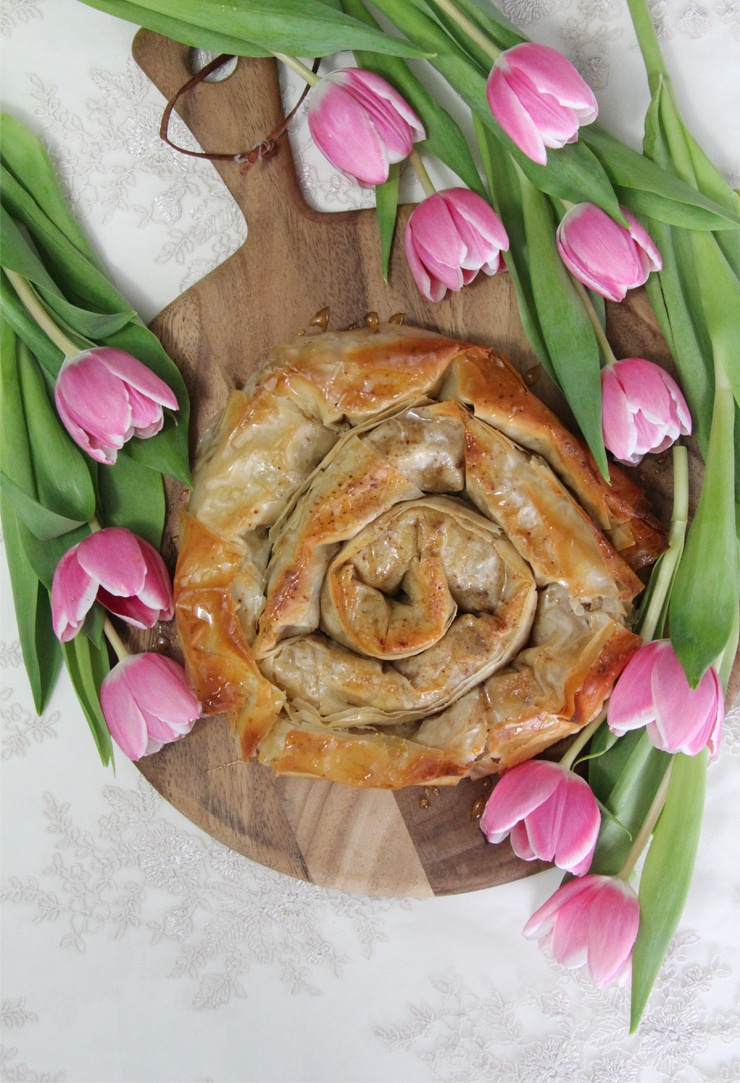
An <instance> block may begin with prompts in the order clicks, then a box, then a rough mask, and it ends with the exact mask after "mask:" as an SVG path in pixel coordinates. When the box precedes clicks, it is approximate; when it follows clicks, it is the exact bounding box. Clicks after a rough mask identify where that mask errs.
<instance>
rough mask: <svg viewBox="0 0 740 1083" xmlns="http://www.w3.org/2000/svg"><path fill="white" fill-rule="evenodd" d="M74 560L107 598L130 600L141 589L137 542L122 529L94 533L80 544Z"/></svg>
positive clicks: (141, 568)
mask: <svg viewBox="0 0 740 1083" xmlns="http://www.w3.org/2000/svg"><path fill="white" fill-rule="evenodd" d="M78 559H79V561H80V565H81V566H82V567H83V568H84V569H85V571H86V572H87V573H88V575H91V576H92V577H93V578H94V579H97V581H98V583H99V584H100V585H101V586H102V587H103V589H104V590H106V591H107V592H108V593H109V594H116V595H120V596H123V597H131V596H133V595H135V594H138V593H139V591H140V590H141V589H142V587H143V586H144V579H145V577H146V562H145V560H144V557H143V555H142V552H141V544H140V539H138V538H137V537H136V535H134V534H132V533H131V531H130V530H126V529H125V528H124V527H106V528H105V529H104V530H97V531H95V532H94V533H93V534H91V535H90V536H89V537H88V538H85V539H84V540H83V541H82V542H81V543H80V551H79V556H78Z"/></svg>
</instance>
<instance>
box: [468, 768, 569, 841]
mask: <svg viewBox="0 0 740 1083" xmlns="http://www.w3.org/2000/svg"><path fill="white" fill-rule="evenodd" d="M562 779H563V768H562V767H561V766H560V765H559V764H557V763H551V762H550V761H549V760H528V761H527V762H526V763H521V764H518V765H517V766H516V767H512V768H511V770H510V771H507V772H506V774H504V775H502V777H501V778H500V779H499V781H498V782H497V783H496V785H495V786H494V788H493V791H492V792H491V796H490V797H489V798H488V801H487V803H486V808H485V811H484V813H483V816H482V817H481V821H480V826H481V830H482V831H483V832H484V833H485V834H486V836H487V837H488V840H489V842H500V841H501V839H503V838H505V837H506V835H507V834H508V832H509V831H510V830H511V828H512V827H513V826H514V824H516V823H518V821H519V820H523V819H524V818H525V817H526V816H527V815H529V813H531V812H532V811H533V809H536V808H537V807H538V806H539V805H541V804H542V803H543V802H544V801H546V800H547V799H548V798H549V797H550V795H551V794H553V793H554V792H555V790H556V789H557V788H558V786H559V785H560V783H561V781H562Z"/></svg>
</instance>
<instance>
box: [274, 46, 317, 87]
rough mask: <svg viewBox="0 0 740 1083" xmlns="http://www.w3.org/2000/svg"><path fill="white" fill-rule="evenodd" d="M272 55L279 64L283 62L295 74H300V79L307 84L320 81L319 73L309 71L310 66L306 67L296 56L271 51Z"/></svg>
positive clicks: (311, 84) (310, 84) (314, 83)
mask: <svg viewBox="0 0 740 1083" xmlns="http://www.w3.org/2000/svg"><path fill="white" fill-rule="evenodd" d="M272 55H273V56H274V57H275V59H276V60H279V61H280V63H281V64H285V66H286V68H291V70H292V71H294V72H295V73H296V75H300V77H301V79H303V80H304V82H306V83H308V85H309V86H316V84H317V83H319V82H320V81H321V77H320V76H319V75H317V74H316V73H315V72H313V71H311V69H310V68H307V67H306V65H305V64H302V63H301V61H300V60H298V59H297V58H296V57H294V56H288V54H287V53H273V54H272Z"/></svg>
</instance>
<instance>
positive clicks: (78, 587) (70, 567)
mask: <svg viewBox="0 0 740 1083" xmlns="http://www.w3.org/2000/svg"><path fill="white" fill-rule="evenodd" d="M78 550H79V543H78V544H77V545H73V546H72V548H71V549H68V550H67V551H66V553H64V554H63V556H62V557H61V559H60V560H59V562H58V563H57V566H56V568H55V570H54V578H53V579H52V584H51V622H52V628H53V629H54V635H55V636H56V637H57V639H59V640H60V641H61V642H62V643H67V642H68V641H69V640H70V639H73V638H74V636H76V635H77V633H78V632H79V630H80V628H81V627H82V625H83V624H84V623H85V618H86V616H87V614H88V613H89V611H90V609H91V607H92V605H93V603H94V601H95V596H96V594H97V592H98V582H97V580H96V579H95V578H93V577H91V576H90V575H88V573H87V572H86V571H85V569H84V568H82V567H81V565H80V563H79V561H78V559H77V554H78Z"/></svg>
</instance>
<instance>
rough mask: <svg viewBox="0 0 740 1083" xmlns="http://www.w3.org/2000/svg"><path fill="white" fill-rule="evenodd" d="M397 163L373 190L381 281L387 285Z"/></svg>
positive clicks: (396, 213) (393, 226) (396, 184)
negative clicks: (386, 177)
mask: <svg viewBox="0 0 740 1083" xmlns="http://www.w3.org/2000/svg"><path fill="white" fill-rule="evenodd" d="M398 174H399V167H398V163H396V164H395V165H392V166H390V169H389V171H388V180H387V181H386V182H385V184H379V185H378V186H377V187H376V189H375V215H376V218H377V221H378V230H379V232H380V258H381V266H382V269H383V281H384V282H385V283H386V285H387V284H388V268H389V265H390V258H391V248H392V245H393V235H394V233H395V229H396V218H397V216H398Z"/></svg>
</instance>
